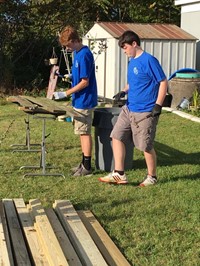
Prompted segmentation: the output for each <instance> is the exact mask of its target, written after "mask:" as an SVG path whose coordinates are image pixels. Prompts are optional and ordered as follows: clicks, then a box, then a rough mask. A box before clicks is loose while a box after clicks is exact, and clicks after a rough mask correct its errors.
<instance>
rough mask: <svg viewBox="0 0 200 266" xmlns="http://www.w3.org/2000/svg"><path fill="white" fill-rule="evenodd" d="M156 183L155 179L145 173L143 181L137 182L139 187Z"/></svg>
mask: <svg viewBox="0 0 200 266" xmlns="http://www.w3.org/2000/svg"><path fill="white" fill-rule="evenodd" d="M156 183H157V179H156V178H154V177H152V176H150V175H147V176H146V178H145V179H144V181H143V182H142V183H140V184H139V187H147V186H151V185H155V184H156Z"/></svg>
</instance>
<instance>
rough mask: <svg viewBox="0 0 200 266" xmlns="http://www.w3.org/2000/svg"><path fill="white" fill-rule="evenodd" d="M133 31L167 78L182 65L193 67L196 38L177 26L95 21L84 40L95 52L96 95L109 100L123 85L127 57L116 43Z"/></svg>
mask: <svg viewBox="0 0 200 266" xmlns="http://www.w3.org/2000/svg"><path fill="white" fill-rule="evenodd" d="M126 30H133V31H134V32H136V33H137V34H138V35H139V36H140V38H141V47H142V48H143V49H144V50H145V51H147V52H149V53H151V54H152V55H154V56H155V57H156V58H157V59H158V60H159V62H160V63H161V65H162V67H163V69H164V71H165V73H166V76H167V78H168V77H169V76H170V75H171V74H172V73H174V72H175V71H176V70H178V69H181V68H195V66H196V38H195V37H194V36H192V35H191V34H189V33H187V32H186V31H184V30H183V29H181V28H179V27H178V26H176V25H171V24H135V23H116V22H97V23H95V24H94V26H93V27H92V28H91V29H90V30H89V32H88V33H87V34H86V35H85V36H84V38H83V43H84V44H86V45H88V46H89V47H90V48H91V50H92V51H93V53H94V57H95V61H96V62H95V66H96V78H97V85H98V95H99V97H100V98H101V97H102V98H104V99H112V98H113V95H114V94H116V93H117V92H119V91H120V90H121V89H122V88H123V87H124V86H125V84H126V76H127V65H128V58H127V56H126V55H125V54H124V52H123V50H122V49H121V48H120V47H119V46H118V38H119V36H120V35H121V34H122V33H123V32H124V31H126Z"/></svg>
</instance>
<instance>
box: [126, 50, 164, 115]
mask: <svg viewBox="0 0 200 266" xmlns="http://www.w3.org/2000/svg"><path fill="white" fill-rule="evenodd" d="M165 78H166V76H165V73H164V72H163V69H162V67H161V65H160V63H159V62H158V60H157V59H156V58H155V57H154V56H152V55H150V54H149V53H146V52H143V53H142V54H141V55H140V56H139V57H137V58H131V59H130V61H129V65H128V85H129V90H128V97H127V106H128V108H129V110H130V111H132V112H139V113H140V112H150V111H152V109H153V107H154V105H155V103H156V100H157V97H158V90H159V86H160V82H161V81H162V80H164V79H165Z"/></svg>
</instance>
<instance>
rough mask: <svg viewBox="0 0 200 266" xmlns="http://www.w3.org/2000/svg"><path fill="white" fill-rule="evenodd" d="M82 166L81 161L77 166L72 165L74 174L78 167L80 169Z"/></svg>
mask: <svg viewBox="0 0 200 266" xmlns="http://www.w3.org/2000/svg"><path fill="white" fill-rule="evenodd" d="M80 168H81V163H79V165H77V166H75V167H72V168H71V172H72V174H75V173H76V172H77V171H78V169H80Z"/></svg>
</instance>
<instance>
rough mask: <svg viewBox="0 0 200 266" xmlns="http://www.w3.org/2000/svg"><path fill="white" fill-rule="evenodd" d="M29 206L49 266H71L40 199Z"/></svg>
mask: <svg viewBox="0 0 200 266" xmlns="http://www.w3.org/2000/svg"><path fill="white" fill-rule="evenodd" d="M29 205H30V206H31V211H32V214H33V216H34V218H35V228H36V231H37V233H38V237H39V239H40V241H41V244H42V246H43V249H44V252H45V255H46V257H47V260H48V262H49V264H50V265H52V266H58V265H62V266H67V265H69V264H68V262H67V259H66V258H65V255H64V253H63V251H62V249H61V247H60V245H59V242H58V240H57V238H56V235H55V234H54V231H53V228H52V227H51V224H50V222H49V220H48V218H47V215H46V213H45V210H44V209H43V208H42V206H41V203H40V201H39V200H38V199H33V200H30V201H29Z"/></svg>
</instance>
